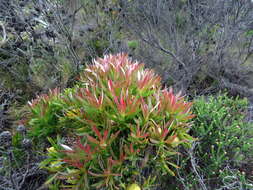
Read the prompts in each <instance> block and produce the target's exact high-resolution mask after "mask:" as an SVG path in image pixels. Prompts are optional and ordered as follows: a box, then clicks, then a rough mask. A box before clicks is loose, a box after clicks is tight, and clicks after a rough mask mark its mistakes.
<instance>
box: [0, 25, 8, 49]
mask: <svg viewBox="0 0 253 190" xmlns="http://www.w3.org/2000/svg"><path fill="white" fill-rule="evenodd" d="M0 26H1V27H2V30H3V39H2V41H1V42H0V47H1V46H2V45H4V44H5V42H6V41H7V34H6V29H5V26H4V24H3V23H2V22H0Z"/></svg>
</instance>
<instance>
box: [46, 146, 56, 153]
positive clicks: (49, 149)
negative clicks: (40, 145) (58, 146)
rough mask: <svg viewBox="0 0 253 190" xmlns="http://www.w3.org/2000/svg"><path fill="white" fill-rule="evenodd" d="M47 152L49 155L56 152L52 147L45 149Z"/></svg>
mask: <svg viewBox="0 0 253 190" xmlns="http://www.w3.org/2000/svg"><path fill="white" fill-rule="evenodd" d="M47 151H48V152H49V153H53V152H56V150H55V148H54V147H50V148H47Z"/></svg>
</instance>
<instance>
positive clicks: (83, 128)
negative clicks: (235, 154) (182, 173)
mask: <svg viewBox="0 0 253 190" xmlns="http://www.w3.org/2000/svg"><path fill="white" fill-rule="evenodd" d="M43 97H44V98H39V100H36V101H35V103H36V105H35V106H34V107H33V114H34V113H35V115H33V116H32V117H30V118H29V119H28V120H30V121H29V123H30V125H31V130H34V129H35V131H36V130H38V129H39V130H40V131H41V133H43V134H45V131H47V129H48V128H49V122H48V117H47V113H48V114H49V115H50V116H51V117H54V119H53V121H55V122H53V124H50V127H52V128H54V129H61V130H56V133H58V134H59V135H63V133H62V131H63V130H62V129H68V130H70V131H72V133H69V135H67V134H65V135H64V136H65V137H64V139H65V141H64V140H63V139H61V138H58V140H57V142H55V141H54V140H53V139H50V142H51V143H52V145H53V146H52V147H51V148H49V149H48V159H46V160H45V161H43V163H42V167H45V168H47V169H49V170H50V171H51V172H52V176H51V178H50V180H49V181H48V183H49V184H51V187H52V189H54V188H57V187H58V188H64V187H65V188H70V189H94V188H102V187H104V188H106V189H120V188H127V186H128V185H130V184H134V183H138V184H139V185H140V186H142V188H143V189H148V188H151V187H150V185H151V184H153V183H155V180H153V179H155V178H154V177H155V176H157V175H168V174H170V175H175V173H174V171H173V170H174V169H173V168H178V166H177V165H176V164H175V163H174V162H173V160H172V159H173V155H176V154H177V150H176V149H177V148H176V147H177V146H178V145H180V144H183V145H189V144H190V142H191V141H192V140H193V138H192V137H191V136H190V135H189V134H188V131H189V129H190V126H191V123H190V122H189V120H190V119H192V118H193V117H194V116H193V114H192V113H191V111H190V108H191V105H192V103H188V102H186V101H185V100H184V97H183V96H180V94H174V93H173V91H172V89H169V90H168V89H163V88H162V87H161V83H160V77H159V76H157V75H156V74H155V73H154V72H153V71H152V70H149V69H145V68H144V64H139V63H138V62H132V61H131V60H130V59H129V58H128V56H127V55H126V54H118V55H115V56H112V55H109V56H105V57H104V58H103V59H101V58H100V59H97V60H95V61H94V64H92V65H90V66H88V67H87V68H86V69H85V71H84V72H83V73H81V74H80V77H79V83H78V85H77V86H76V87H75V88H73V89H67V90H65V92H64V93H62V94H60V95H59V96H58V95H55V93H52V92H51V95H49V96H43ZM45 97H46V98H45ZM48 97H53V98H48ZM56 97H57V98H59V99H60V101H57V102H61V103H59V105H60V106H59V107H58V106H56V107H57V108H60V109H59V110H58V109H51V107H50V105H51V101H52V100H54V101H55V98H56ZM57 98H56V99H57ZM37 102H38V103H37ZM33 104H34V103H33ZM38 105H39V106H38ZM45 105H46V106H45ZM57 105H58V104H57ZM52 106H53V105H52ZM54 107H55V105H54ZM37 109H38V110H37ZM36 110H37V111H36ZM42 111H43V112H42ZM58 111H60V114H59V112H58ZM42 113H43V114H42ZM45 113H46V114H45ZM55 116H56V119H55ZM33 117H35V118H33ZM37 117H39V120H38V119H37ZM43 119H45V121H46V123H45V124H42V125H37V124H36V122H39V123H41V121H42V120H43ZM50 121H51V120H50ZM57 127H59V128H57ZM63 127H64V128H63ZM43 128H45V131H43ZM48 134H49V133H48ZM73 134H75V135H73ZM56 186H57V187H56ZM132 186H134V185H132ZM132 186H131V185H130V186H129V187H132Z"/></svg>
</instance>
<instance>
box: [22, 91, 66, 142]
mask: <svg viewBox="0 0 253 190" xmlns="http://www.w3.org/2000/svg"><path fill="white" fill-rule="evenodd" d="M59 96H60V90H59V89H57V88H56V89H54V90H52V91H51V90H50V91H49V94H48V95H47V94H42V95H40V96H38V97H37V98H36V99H34V100H32V101H31V102H28V106H29V110H30V112H29V113H28V115H27V117H29V118H31V119H29V120H28V121H26V122H27V124H28V125H29V127H30V128H31V130H30V131H29V136H31V137H35V138H37V139H42V138H46V137H47V136H48V135H53V134H57V133H59V132H60V131H61V130H62V128H59V127H58V117H59V116H60V115H62V114H63V110H62V109H63V104H62V100H61V99H60V97H59Z"/></svg>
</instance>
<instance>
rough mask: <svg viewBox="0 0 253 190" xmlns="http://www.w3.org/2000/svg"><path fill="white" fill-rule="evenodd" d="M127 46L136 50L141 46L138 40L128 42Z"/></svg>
mask: <svg viewBox="0 0 253 190" xmlns="http://www.w3.org/2000/svg"><path fill="white" fill-rule="evenodd" d="M127 45H128V47H129V48H131V49H133V50H134V49H136V48H137V47H138V46H139V43H138V41H136V40H130V41H128V42H127Z"/></svg>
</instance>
